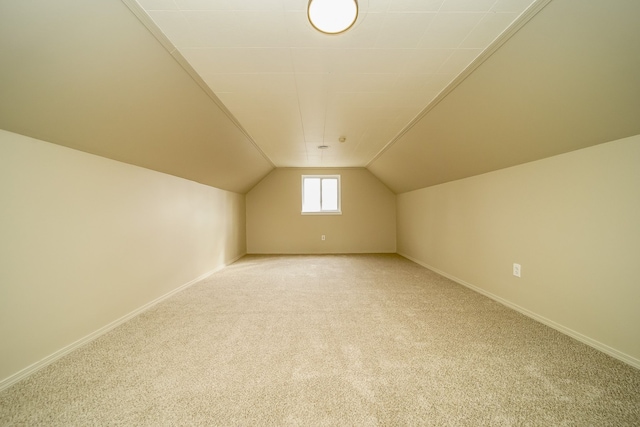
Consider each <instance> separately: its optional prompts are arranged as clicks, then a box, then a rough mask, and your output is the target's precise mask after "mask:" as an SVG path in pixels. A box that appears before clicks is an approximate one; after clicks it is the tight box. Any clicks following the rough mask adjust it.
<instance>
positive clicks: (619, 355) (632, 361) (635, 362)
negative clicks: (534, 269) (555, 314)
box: [398, 252, 640, 369]
mask: <svg viewBox="0 0 640 427" xmlns="http://www.w3.org/2000/svg"><path fill="white" fill-rule="evenodd" d="M398 255H400V256H403V257H405V258H407V259H408V260H411V261H413V262H415V263H416V264H419V265H421V266H423V267H425V268H428V269H429V270H431V271H434V272H436V273H438V274H440V275H441V276H444V277H446V278H447V279H450V280H453V281H454V282H456V283H458V284H460V285H462V286H465V287H467V288H469V289H471V290H473V291H475V292H478V293H479V294H482V295H484V296H486V297H489V298H491V299H492V300H494V301H497V302H499V303H500V304H502V305H504V306H506V307H509V308H511V309H513V310H516V311H518V312H520V313H522V314H524V315H525V316H527V317H530V318H531V319H533V320H536V321H538V322H540V323H542V324H544V325H547V326H549V327H550V328H553V329H555V330H557V331H559V332H562V333H563V334H565V335H568V336H570V337H571V338H575V339H576V340H578V341H580V342H582V343H584V344H587V345H588V346H590V347H593V348H595V349H596V350H599V351H601V352H603V353H606V354H608V355H609V356H611V357H614V358H616V359H618V360H620V361H622V362H625V363H627V364H629V365H631V366H633V367H634V368H637V369H640V359H637V358H635V357H633V356H630V355H628V354H626V353H623V352H621V351H618V350H616V349H615V348H612V347H609V346H608V345H606V344H603V343H601V342H600V341H596V340H594V339H592V338H589V337H588V336H586V335H583V334H581V333H580V332H576V331H574V330H573V329H570V328H567V327H566V326H563V325H561V324H559V323H557V322H554V321H553V320H550V319H547V318H546V317H544V316H540V315H539V314H536V313H534V312H532V311H530V310H527V309H526V308H524V307H520V306H519V305H517V304H514V303H512V302H511V301H508V300H506V299H504V298H502V297H499V296H497V295H494V294H492V293H491V292H487V291H485V290H484V289H482V288H479V287H477V286H475V285H472V284H471V283H467V282H465V281H464V280H462V279H459V278H457V277H455V276H452V275H450V274H448V273H446V272H444V271H441V270H439V269H437V268H435V267H433V266H430V265H428V264H426V263H424V262H422V261H420V260H418V259H415V258H413V257H411V256H409V255H406V254H403V253H400V252H398Z"/></svg>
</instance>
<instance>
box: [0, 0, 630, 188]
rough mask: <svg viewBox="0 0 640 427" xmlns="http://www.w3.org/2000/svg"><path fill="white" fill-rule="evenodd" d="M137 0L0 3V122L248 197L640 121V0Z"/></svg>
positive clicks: (441, 163)
mask: <svg viewBox="0 0 640 427" xmlns="http://www.w3.org/2000/svg"><path fill="white" fill-rule="evenodd" d="M138 1H139V3H138V2H137V1H135V0H95V1H90V2H88V1H80V0H75V1H73V0H58V1H56V2H51V1H46V0H39V1H29V2H25V1H19V0H13V1H3V2H0V52H1V54H2V67H0V127H1V128H3V129H6V130H9V131H12V132H16V133H21V134H24V135H28V136H32V137H36V138H39V139H42V140H45V141H49V142H53V143H56V144H61V145H66V146H69V147H72V148H76V149H79V150H83V151H87V152H90V153H94V154H98V155H101V156H105V157H108V158H112V159H115V160H120V161H123V162H127V163H131V164H135V165H139V166H142V167H146V168H149V169H153V170H158V171H161V172H165V173H169V174H173V175H176V176H181V177H184V178H187V179H191V180H194V181H198V182H202V183H204V184H208V185H211V186H214V187H218V188H223V189H227V190H231V191H236V192H241V193H242V192H245V191H247V190H248V189H250V188H251V187H252V186H253V185H254V184H255V183H256V182H258V181H259V180H260V179H261V178H262V177H263V176H264V175H266V174H267V173H268V172H269V171H270V170H271V169H272V168H273V167H275V166H286V167H318V166H321V167H322V166H326V167H336V166H343V167H344V166H347V167H348V166H367V167H368V168H369V169H370V170H371V171H372V172H373V173H374V174H376V175H377V176H378V177H379V178H380V179H381V180H382V181H383V182H385V183H386V184H387V185H388V186H389V187H390V188H391V189H393V190H394V191H396V192H404V191H410V190H413V189H417V188H422V187H426V186H430V185H435V184H438V183H442V182H447V181H450V180H455V179H460V178H464V177H467V176H472V175H475V174H479V173H484V172H488V171H491V170H496V169H500V168H504V167H509V166H513V165H517V164H521V163H524V162H528V161H533V160H537V159H540V158H544V157H547V156H552V155H555V154H560V153H563V152H567V151H571V150H575V149H579V148H583V147H587V146H590V145H593V144H598V143H602V142H607V141H611V140H614V139H617V138H622V137H625V136H630V135H634V134H638V133H640V120H638V117H640V96H638V95H640V77H639V76H640V55H638V54H637V52H638V51H640V26H639V25H637V22H636V21H637V17H638V16H640V2H638V1H637V0H611V1H607V2H602V1H584V0H551V1H549V0H536V1H534V0H424V1H422V0H420V1H415V0H361V1H360V4H361V7H362V14H361V17H360V21H359V22H358V23H357V24H356V26H355V27H354V28H353V29H352V30H350V31H349V32H348V33H346V34H344V35H341V36H323V35H320V34H317V33H315V32H314V31H313V30H312V29H311V27H310V25H309V24H308V23H307V22H306V17H305V14H304V10H305V7H306V4H307V0H138ZM342 136H344V137H346V138H347V141H346V142H345V143H339V142H337V140H338V138H340V137H342ZM320 144H326V145H330V146H331V148H330V149H329V150H323V151H319V150H317V145H320Z"/></svg>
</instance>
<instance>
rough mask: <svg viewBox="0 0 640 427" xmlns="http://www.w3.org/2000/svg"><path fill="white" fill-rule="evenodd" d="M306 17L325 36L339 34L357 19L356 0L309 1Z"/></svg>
mask: <svg viewBox="0 0 640 427" xmlns="http://www.w3.org/2000/svg"><path fill="white" fill-rule="evenodd" d="M307 17H308V18H309V22H311V25H313V27H314V28H315V29H316V30H318V31H320V32H322V33H325V34H339V33H342V32H345V31H347V30H348V29H349V28H351V27H352V26H353V24H354V23H355V22H356V19H357V18H358V1H357V0H309V6H308V7H307Z"/></svg>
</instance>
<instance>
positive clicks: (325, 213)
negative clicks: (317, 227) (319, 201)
mask: <svg viewBox="0 0 640 427" xmlns="http://www.w3.org/2000/svg"><path fill="white" fill-rule="evenodd" d="M300 215H342V211H328V212H300Z"/></svg>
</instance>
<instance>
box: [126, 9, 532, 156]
mask: <svg viewBox="0 0 640 427" xmlns="http://www.w3.org/2000/svg"><path fill="white" fill-rule="evenodd" d="M126 3H128V4H129V5H130V7H132V8H136V7H137V4H136V3H135V1H134V0H130V1H127V2H126ZM138 3H139V5H141V6H142V8H144V10H145V11H146V13H147V14H148V16H149V17H150V18H151V20H152V23H151V22H149V21H147V23H148V25H150V26H152V27H153V26H157V28H159V29H160V30H161V31H162V33H164V35H166V37H167V38H168V39H169V40H170V42H171V44H172V45H173V46H175V48H176V49H177V50H178V52H179V53H180V54H181V55H182V57H184V58H185V59H186V61H188V64H189V65H190V66H191V67H193V69H194V70H195V71H196V72H197V74H198V75H199V76H200V77H201V78H202V80H204V82H205V83H206V84H207V85H208V86H209V88H210V89H211V90H212V91H213V92H214V93H215V95H216V96H217V97H218V98H219V99H220V100H221V101H222V103H223V104H224V105H225V106H226V107H227V108H228V109H229V110H230V111H231V113H232V114H233V115H234V116H235V117H236V118H237V119H238V121H239V122H240V124H241V125H242V126H243V128H244V129H245V130H246V131H247V132H248V133H249V135H251V137H252V138H253V139H254V141H255V142H256V143H257V145H258V146H259V147H260V148H261V149H262V151H263V152H264V153H265V154H266V155H267V156H268V157H269V158H270V159H271V161H272V162H273V163H274V164H275V165H276V166H278V167H312V166H323V167H333V166H365V165H367V164H368V163H369V162H370V161H371V160H372V159H373V158H374V156H375V155H376V154H377V153H378V152H380V150H382V149H383V148H384V147H385V145H387V144H388V143H389V142H390V141H391V140H392V139H393V138H394V137H395V136H396V135H397V134H398V133H399V132H400V131H402V130H403V128H405V126H406V125H407V124H408V123H409V122H410V121H411V119H413V118H414V117H415V116H416V115H418V114H419V113H420V112H421V111H422V110H423V109H424V108H425V107H426V106H427V105H428V104H429V103H430V101H432V100H433V99H434V98H435V97H436V96H437V95H438V94H439V93H440V92H441V91H442V90H443V89H445V88H446V87H447V85H448V84H449V83H451V81H452V80H453V79H454V78H455V77H456V76H457V75H458V74H460V73H461V72H462V71H463V70H464V69H465V68H466V67H467V66H468V65H469V64H470V63H471V62H472V61H473V60H474V59H475V58H476V57H477V56H478V55H479V54H480V53H482V52H483V50H484V49H486V48H487V47H488V46H490V44H491V43H492V41H494V40H495V39H496V38H497V37H498V36H500V34H502V33H503V32H504V31H505V30H506V29H507V28H508V27H509V26H510V25H512V24H513V22H514V21H515V20H516V19H517V18H518V17H519V16H520V15H521V14H522V13H523V12H524V11H525V10H526V9H527V8H528V7H529V6H531V4H532V3H533V0H360V1H359V4H360V14H359V18H358V21H357V22H356V25H355V26H354V28H352V29H351V30H349V31H348V32H346V33H344V34H341V35H337V36H336V35H333V36H331V35H325V34H321V33H319V32H318V31H316V30H314V29H313V28H312V26H311V25H310V24H309V22H308V20H307V17H306V6H307V0H138ZM152 30H153V28H152ZM341 137H344V138H346V142H344V143H340V142H338V141H339V138H341ZM319 145H329V146H330V148H329V149H328V150H319V149H318V148H317V147H318V146H319Z"/></svg>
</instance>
